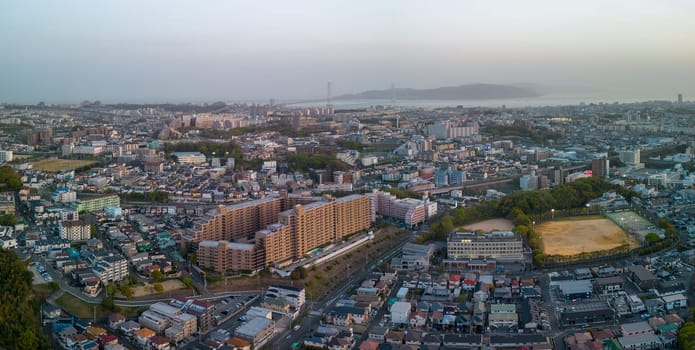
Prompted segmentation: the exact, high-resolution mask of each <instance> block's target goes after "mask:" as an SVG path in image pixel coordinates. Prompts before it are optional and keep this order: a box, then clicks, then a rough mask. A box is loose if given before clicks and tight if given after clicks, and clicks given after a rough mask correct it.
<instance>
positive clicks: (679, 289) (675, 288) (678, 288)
mask: <svg viewBox="0 0 695 350" xmlns="http://www.w3.org/2000/svg"><path fill="white" fill-rule="evenodd" d="M685 290H686V289H685V285H684V284H683V283H682V282H679V281H660V282H659V286H658V287H657V288H656V290H654V292H655V293H656V296H658V297H663V296H666V295H673V294H680V293H685Z"/></svg>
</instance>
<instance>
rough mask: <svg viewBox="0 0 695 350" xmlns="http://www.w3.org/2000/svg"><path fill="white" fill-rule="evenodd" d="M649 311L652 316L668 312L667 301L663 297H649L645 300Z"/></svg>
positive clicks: (645, 305)
mask: <svg viewBox="0 0 695 350" xmlns="http://www.w3.org/2000/svg"><path fill="white" fill-rule="evenodd" d="M644 307H645V309H647V313H649V314H650V315H652V316H662V315H664V314H665V313H666V303H665V302H664V300H663V299H661V298H655V299H647V300H646V301H645V302H644Z"/></svg>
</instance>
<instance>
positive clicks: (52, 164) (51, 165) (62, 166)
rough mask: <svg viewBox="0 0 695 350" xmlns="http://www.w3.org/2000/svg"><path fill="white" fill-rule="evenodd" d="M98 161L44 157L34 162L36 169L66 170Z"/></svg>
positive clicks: (48, 170) (49, 170)
mask: <svg viewBox="0 0 695 350" xmlns="http://www.w3.org/2000/svg"><path fill="white" fill-rule="evenodd" d="M95 163H96V162H94V161H91V160H71V159H44V160H40V161H38V162H35V163H32V166H33V167H34V169H36V170H41V171H47V172H58V171H66V170H75V169H77V168H81V167H83V166H87V165H92V164H95Z"/></svg>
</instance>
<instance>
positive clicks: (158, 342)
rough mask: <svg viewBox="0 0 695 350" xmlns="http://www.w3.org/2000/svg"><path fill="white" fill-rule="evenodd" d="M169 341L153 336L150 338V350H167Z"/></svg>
mask: <svg viewBox="0 0 695 350" xmlns="http://www.w3.org/2000/svg"><path fill="white" fill-rule="evenodd" d="M170 348H171V346H170V345H169V340H168V339H167V338H164V337H160V336H154V337H152V338H150V349H152V350H169V349H170Z"/></svg>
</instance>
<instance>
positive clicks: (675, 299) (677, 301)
mask: <svg viewBox="0 0 695 350" xmlns="http://www.w3.org/2000/svg"><path fill="white" fill-rule="evenodd" d="M661 300H663V301H664V306H665V308H666V311H671V310H674V309H680V308H684V307H686V306H688V298H687V297H686V296H685V295H683V294H672V295H665V296H663V297H661Z"/></svg>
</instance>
